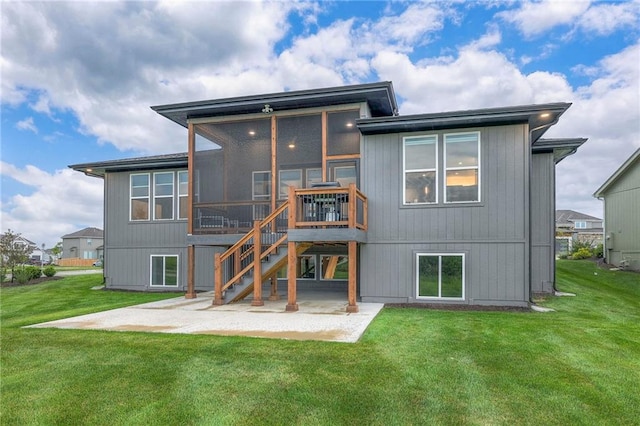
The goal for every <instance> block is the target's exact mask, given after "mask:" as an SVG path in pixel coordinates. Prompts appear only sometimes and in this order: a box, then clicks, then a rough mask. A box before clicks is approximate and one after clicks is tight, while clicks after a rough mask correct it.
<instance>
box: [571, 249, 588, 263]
mask: <svg viewBox="0 0 640 426" xmlns="http://www.w3.org/2000/svg"><path fill="white" fill-rule="evenodd" d="M591 256H593V254H592V253H591V250H589V249H588V248H584V247H583V248H580V249H578V250H577V251H575V252H573V254H572V255H571V258H572V259H574V260H579V259H589V258H590V257H591Z"/></svg>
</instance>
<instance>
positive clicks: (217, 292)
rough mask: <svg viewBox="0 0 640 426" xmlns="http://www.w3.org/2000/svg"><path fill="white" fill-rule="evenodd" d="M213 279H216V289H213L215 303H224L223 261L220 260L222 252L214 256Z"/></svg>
mask: <svg viewBox="0 0 640 426" xmlns="http://www.w3.org/2000/svg"><path fill="white" fill-rule="evenodd" d="M213 264H214V267H213V268H214V269H213V275H214V277H213V280H214V282H215V283H214V291H213V304H214V305H224V300H223V299H222V261H220V253H216V254H215V255H214V256H213Z"/></svg>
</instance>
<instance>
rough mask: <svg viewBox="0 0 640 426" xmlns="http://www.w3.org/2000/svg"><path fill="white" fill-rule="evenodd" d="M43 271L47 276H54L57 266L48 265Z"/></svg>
mask: <svg viewBox="0 0 640 426" xmlns="http://www.w3.org/2000/svg"><path fill="white" fill-rule="evenodd" d="M42 273H43V274H44V275H45V276H47V277H52V276H54V275H55V274H56V268H54V267H53V266H47V267H46V268H44V269H43V270H42Z"/></svg>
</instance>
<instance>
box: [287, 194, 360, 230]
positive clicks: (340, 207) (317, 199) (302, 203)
mask: <svg viewBox="0 0 640 426" xmlns="http://www.w3.org/2000/svg"><path fill="white" fill-rule="evenodd" d="M289 200H293V205H292V206H291V207H292V208H290V210H289V220H290V221H292V220H293V223H289V228H298V229H300V228H357V229H361V230H365V231H366V230H367V197H366V196H365V195H364V194H363V193H362V192H361V191H360V190H359V189H358V188H356V186H355V184H351V185H349V187H348V188H321V189H318V188H309V189H293V188H292V189H291V190H290V193H289Z"/></svg>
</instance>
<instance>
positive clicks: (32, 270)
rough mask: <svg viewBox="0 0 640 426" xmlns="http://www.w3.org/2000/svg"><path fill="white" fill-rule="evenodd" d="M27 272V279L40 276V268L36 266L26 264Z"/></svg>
mask: <svg viewBox="0 0 640 426" xmlns="http://www.w3.org/2000/svg"><path fill="white" fill-rule="evenodd" d="M24 269H26V271H27V273H28V274H29V280H35V279H36V278H40V277H41V276H42V269H40V268H38V267H37V266H27V267H26V268H24Z"/></svg>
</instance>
